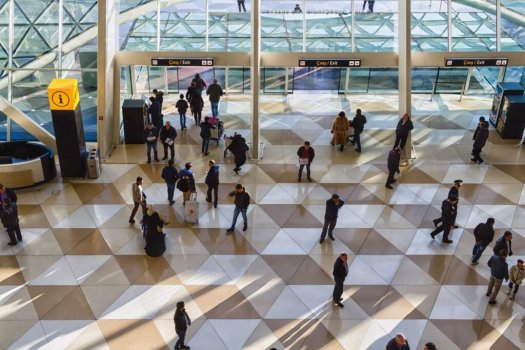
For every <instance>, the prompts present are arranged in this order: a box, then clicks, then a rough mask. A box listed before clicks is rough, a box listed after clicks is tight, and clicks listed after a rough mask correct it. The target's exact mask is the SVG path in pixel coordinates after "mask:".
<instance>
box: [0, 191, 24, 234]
mask: <svg viewBox="0 0 525 350" xmlns="http://www.w3.org/2000/svg"><path fill="white" fill-rule="evenodd" d="M6 199H9V207H10V209H12V213H11V214H10V215H13V217H15V218H16V223H15V225H14V227H13V229H14V232H15V235H16V237H17V238H18V240H19V241H22V231H21V230H20V222H19V219H18V206H17V204H16V202H17V201H18V196H17V195H16V192H15V191H13V190H12V189H10V188H7V187H6V186H4V185H2V184H0V203H5V200H6ZM0 209H2V208H0ZM13 241H14V240H11V242H13Z"/></svg>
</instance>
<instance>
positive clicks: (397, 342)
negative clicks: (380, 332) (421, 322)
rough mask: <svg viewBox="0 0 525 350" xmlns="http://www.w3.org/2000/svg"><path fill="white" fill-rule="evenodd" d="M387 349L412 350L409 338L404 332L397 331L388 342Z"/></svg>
mask: <svg viewBox="0 0 525 350" xmlns="http://www.w3.org/2000/svg"><path fill="white" fill-rule="evenodd" d="M386 350H410V345H408V340H407V338H406V337H405V336H404V335H403V333H397V334H396V336H395V337H394V338H392V339H390V341H389V342H388V343H387V344H386Z"/></svg>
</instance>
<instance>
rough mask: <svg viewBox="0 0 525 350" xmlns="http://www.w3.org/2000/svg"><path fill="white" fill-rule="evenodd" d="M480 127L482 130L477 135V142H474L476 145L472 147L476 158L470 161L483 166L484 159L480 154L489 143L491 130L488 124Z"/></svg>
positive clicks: (482, 124)
mask: <svg viewBox="0 0 525 350" xmlns="http://www.w3.org/2000/svg"><path fill="white" fill-rule="evenodd" d="M479 127H480V129H479V130H478V132H477V133H476V140H474V145H473V146H472V155H473V156H474V158H472V159H471V160H470V161H472V162H474V163H478V164H481V163H483V159H482V158H481V157H480V155H479V154H480V153H481V150H482V149H483V147H484V146H485V143H487V139H488V138H489V129H488V124H487V122H481V123H479Z"/></svg>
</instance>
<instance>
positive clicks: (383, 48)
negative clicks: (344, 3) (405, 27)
mask: <svg viewBox="0 0 525 350" xmlns="http://www.w3.org/2000/svg"><path fill="white" fill-rule="evenodd" d="M359 4H360V2H356V6H358V7H357V9H356V12H357V13H356V18H355V44H356V51H362V52H387V51H388V52H392V51H394V50H396V49H397V40H398V39H397V33H396V32H397V29H396V28H397V26H398V18H399V17H398V1H397V0H396V1H393V0H388V1H375V2H374V7H373V12H371V11H370V8H369V7H368V6H367V7H365V9H364V10H363V9H362V8H361V12H358V11H359V10H360V8H359Z"/></svg>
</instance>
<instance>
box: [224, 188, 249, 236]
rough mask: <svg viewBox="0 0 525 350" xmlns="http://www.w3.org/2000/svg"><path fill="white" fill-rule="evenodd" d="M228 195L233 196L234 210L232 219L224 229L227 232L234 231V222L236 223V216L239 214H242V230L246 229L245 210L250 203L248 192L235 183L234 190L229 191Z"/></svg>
mask: <svg viewBox="0 0 525 350" xmlns="http://www.w3.org/2000/svg"><path fill="white" fill-rule="evenodd" d="M229 196H230V197H235V200H234V203H235V210H234V211H233V220H232V224H231V226H230V228H229V229H227V230H226V232H228V233H232V232H233V231H235V224H236V223H237V218H238V217H239V214H241V215H242V220H243V222H244V225H243V228H242V230H243V231H246V230H247V229H248V217H247V216H246V212H247V211H248V206H249V205H250V194H249V193H248V192H247V191H246V189H245V188H244V186H243V185H241V184H237V185H235V190H234V191H231V192H230V193H229Z"/></svg>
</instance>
